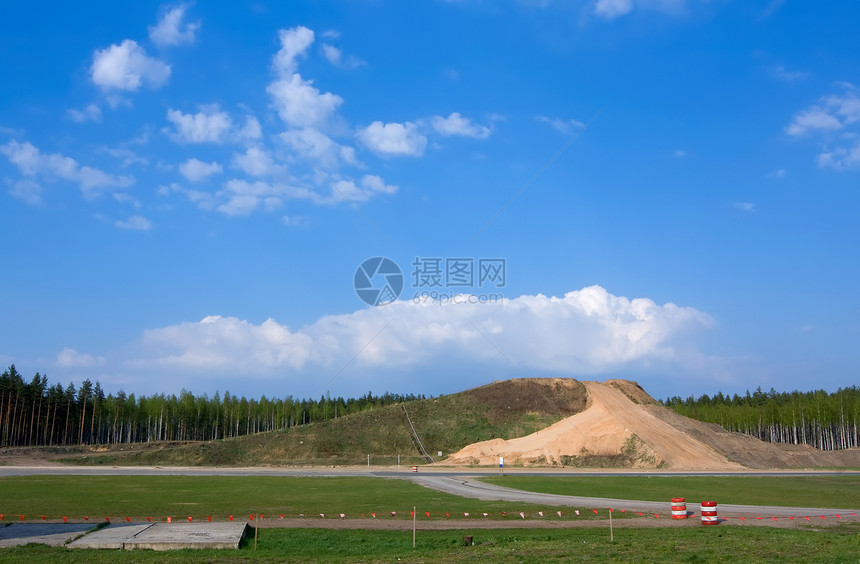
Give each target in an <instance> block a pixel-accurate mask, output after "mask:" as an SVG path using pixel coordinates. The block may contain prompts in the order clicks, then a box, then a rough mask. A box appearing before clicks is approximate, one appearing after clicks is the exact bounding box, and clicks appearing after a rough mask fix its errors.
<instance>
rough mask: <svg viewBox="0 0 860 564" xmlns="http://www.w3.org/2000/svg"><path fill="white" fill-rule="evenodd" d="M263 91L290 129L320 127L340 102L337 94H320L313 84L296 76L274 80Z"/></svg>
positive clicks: (340, 99) (341, 100) (341, 101)
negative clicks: (266, 93) (269, 97)
mask: <svg viewBox="0 0 860 564" xmlns="http://www.w3.org/2000/svg"><path fill="white" fill-rule="evenodd" d="M266 91H267V92H268V93H269V95H270V96H271V97H272V102H273V103H274V105H275V108H276V109H277V111H278V115H279V116H280V117H281V119H282V120H284V122H285V123H287V124H288V125H290V126H292V127H309V126H322V125H324V124H325V123H326V122H328V121H329V120H330V119H331V116H332V115H333V114H334V113H335V111H336V110H337V109H338V107H339V106H340V105H341V104H342V103H343V98H341V97H340V96H338V95H337V94H332V93H331V92H325V93H322V92H320V90H319V89H318V88H316V87H314V86H313V81H310V80H304V79H303V78H302V77H301V75H299V74H292V75H289V76H286V77H283V78H280V79H278V80H275V81H274V82H272V83H271V84H269V86H268V87H266Z"/></svg>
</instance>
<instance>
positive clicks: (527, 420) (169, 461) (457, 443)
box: [46, 380, 587, 466]
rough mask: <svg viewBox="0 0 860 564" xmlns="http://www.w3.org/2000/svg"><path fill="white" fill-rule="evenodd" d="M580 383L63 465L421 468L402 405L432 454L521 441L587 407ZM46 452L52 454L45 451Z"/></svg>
mask: <svg viewBox="0 0 860 564" xmlns="http://www.w3.org/2000/svg"><path fill="white" fill-rule="evenodd" d="M586 401H587V394H586V391H585V386H583V385H582V384H581V383H578V382H575V381H572V380H566V381H564V382H555V383H553V382H549V381H548V382H535V381H531V380H507V381H504V382H496V383H493V384H489V385H487V386H482V387H480V388H475V389H472V390H467V391H465V392H460V393H457V394H451V395H447V396H441V397H438V398H429V399H425V400H419V401H413V402H406V403H405V404H403V405H400V404H397V405H389V406H385V407H380V408H376V409H373V410H369V411H363V412H361V413H354V414H351V415H347V416H345V417H340V418H337V419H330V420H327V421H320V422H316V423H312V424H309V425H302V426H298V427H291V428H289V429H283V430H279V431H271V432H267V433H257V434H253V435H244V436H241V437H235V438H229V439H223V440H216V441H201V442H191V443H138V444H134V445H117V446H114V447H110V449H109V450H108V451H105V452H97V451H96V450H98V451H101V450H103V449H105V448H108V447H104V446H101V447H99V448H98V449H90V450H87V449H81V451H80V452H70V453H69V456H67V457H66V458H65V459H64V460H63V461H64V462H68V463H72V464H86V465H97V464H107V465H162V466H189V465H214V466H254V465H261V464H262V465H265V464H274V465H280V464H290V465H301V464H311V465H312V464H336V465H347V464H364V463H365V462H366V460H367V455H368V454H370V455H371V464H379V465H392V464H396V463H397V455H398V454H400V455H401V463H402V464H419V463H421V462H422V459H421V457H420V453H419V452H418V448H417V446H416V444H415V439H414V438H413V436H412V430H411V428H410V425H409V421H408V420H407V419H406V415H405V414H404V412H403V406H404V405H405V407H406V408H407V409H408V412H409V417H410V418H411V420H412V423H413V424H414V426H415V430H416V432H417V433H418V435H419V436H420V438H421V442H422V443H423V445H424V446H425V448H426V449H427V452H429V453H430V455H431V456H433V457H435V456H436V455H437V453H438V452H439V451H441V452H443V453H444V456H447V455H449V454H451V453H452V452H456V451H458V450H460V449H461V448H463V447H464V446H466V445H468V444H471V443H475V442H478V441H484V440H487V439H494V438H501V439H510V438H514V437H522V436H525V435H528V434H531V433H534V432H536V431H538V430H540V429H543V428H545V427H548V426H550V425H552V424H553V423H555V422H557V421H559V420H561V419H563V418H564V417H569V416H571V415H573V414H575V413H578V412H579V411H582V410H583V409H585V405H586ZM46 450H48V451H50V450H52V449H46Z"/></svg>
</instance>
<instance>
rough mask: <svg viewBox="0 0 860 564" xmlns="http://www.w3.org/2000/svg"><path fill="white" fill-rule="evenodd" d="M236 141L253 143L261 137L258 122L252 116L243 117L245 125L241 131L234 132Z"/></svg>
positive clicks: (261, 129) (260, 128) (261, 131)
mask: <svg viewBox="0 0 860 564" xmlns="http://www.w3.org/2000/svg"><path fill="white" fill-rule="evenodd" d="M235 137H236V139H238V140H239V141H253V140H256V139H260V138H261V137H263V128H262V127H260V122H259V121H258V120H257V118H255V117H254V116H246V117H245V125H244V127H242V129H239V130H238V131H236V135H235Z"/></svg>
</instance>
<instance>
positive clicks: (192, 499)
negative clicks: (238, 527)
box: [0, 476, 593, 522]
mask: <svg viewBox="0 0 860 564" xmlns="http://www.w3.org/2000/svg"><path fill="white" fill-rule="evenodd" d="M413 506H416V507H417V508H418V511H419V514H420V515H422V518H426V517H425V516H423V513H424V512H425V511H429V512H430V516H431V518H444V513H445V512H448V513H450V514H451V515H452V517H453V516H455V515H456V516H458V517H461V518H462V517H463V513H464V512H468V513H469V514H470V515H472V516H477V515H479V514H480V513H482V512H487V513H489V514H490V515H491V516H492V517H493V518H497V519H500V518H502V516H501V513H502V512H505V513H507V514H508V515H509V516H510V515H517V514H518V513H519V512H520V511H525V512H529V513H535V512H537V511H545V512H546V511H550V512H554V511H557V510H563V511H564V512H565V513H566V514H569V513H570V512H571V508H570V507H548V506H544V505H541V506H536V505H529V504H525V503H516V502H492V501H479V500H473V499H467V498H463V497H458V496H453V495H449V494H446V493H442V492H437V491H435V490H431V489H428V488H424V487H422V486H418V485H416V484H413V483H411V482H406V481H403V480H395V479H385V478H316V477H309V478H297V477H277V476H245V477H231V476H28V477H10V478H2V479H0V514H4V516H5V520H6V521H7V522H8V521H9V519H16V520H17V519H19V517H18V516H19V515H25V516H26V518H27V519H30V520H39V519H41V516H42V515H44V516H46V518H48V519H51V518H54V519H58V518H62V517H63V516H67V517H69V518H70V519H72V518H74V519H80V518H81V517H82V516H88V517H90V518H91V519H93V518H98V519H99V520H103V519H104V517H111V518H113V519H124V518H125V517H132V518H136V519H137V520H142V519H145V518H146V517H153V518H161V519H164V518H165V517H167V516H171V517H178V518H185V517H188V516H191V517H193V518H195V520H197V519H205V518H207V517H208V516H209V515H212V516H214V518H216V519H218V520H226V519H227V518H228V516H229V515H235V516H236V518H240V517H241V516H244V517H245V518H247V516H248V515H249V514H255V515H259V514H262V515H264V516H273V515H284V516H285V517H298V516H299V515H300V514H305V515H308V516H317V517H318V514H319V513H325V514H327V515H330V516H335V515H337V514H338V513H345V514H347V515H348V516H350V517H360V516H361V514H362V513H364V514H365V515H366V516H367V517H370V513H372V512H376V513H378V514H380V516H382V515H384V516H385V517H386V518H389V519H390V518H391V516H390V512H391V511H396V512H397V518H407V517H408V516H409V512H410V511H411V510H412V507H413ZM588 514H590V515H592V516H593V514H592V513H591V512H588ZM509 518H512V517H509ZM583 518H590V517H588V516H587V515H586V513H585V512H583V516H582V517H579V519H583Z"/></svg>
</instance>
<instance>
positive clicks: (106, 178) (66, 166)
mask: <svg viewBox="0 0 860 564" xmlns="http://www.w3.org/2000/svg"><path fill="white" fill-rule="evenodd" d="M0 153H2V154H4V155H6V157H7V158H8V159H9V161H10V162H11V163H12V164H14V165H15V166H17V167H18V170H19V171H20V172H21V174H22V175H23V176H25V177H28V178H29V179H33V178H43V179H45V180H49V181H54V180H66V181H68V182H73V183H76V184H78V185H79V186H80V189H81V192H83V195H84V197H86V198H93V197H96V196H98V195H99V189H103V188H126V187H128V186H130V185H131V184H132V183H134V178H133V177H131V176H114V175H112V174H108V173H107V172H104V171H102V170H99V169H97V168H92V167H89V166H80V165H79V164H78V162H77V161H75V160H74V159H72V158H70V157H66V156H64V155H61V154H59V153H52V154H44V153H42V152H41V151H39V149H38V148H36V147H35V146H34V145H33V144H32V143H30V142H29V141H25V142H24V143H19V142H18V141H16V140H14V139H13V140H12V141H9V142H8V143H7V144H6V145H2V146H0ZM31 191H32V190H31Z"/></svg>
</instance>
